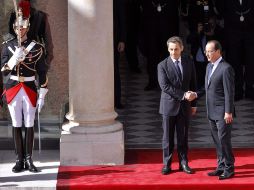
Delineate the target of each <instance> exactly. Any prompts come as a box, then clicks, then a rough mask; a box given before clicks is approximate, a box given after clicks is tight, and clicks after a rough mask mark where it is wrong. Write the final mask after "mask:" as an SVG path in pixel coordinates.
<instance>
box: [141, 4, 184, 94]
mask: <svg viewBox="0 0 254 190" xmlns="http://www.w3.org/2000/svg"><path fill="white" fill-rule="evenodd" d="M140 5H141V10H142V11H141V18H140V35H139V38H140V39H139V49H140V51H141V53H142V54H143V55H144V56H145V57H146V59H147V74H148V84H147V86H146V87H145V88H144V90H145V91H149V90H154V89H156V88H157V87H158V82H157V70H156V68H157V65H158V63H159V62H160V60H162V59H165V58H166V57H167V56H168V52H167V48H166V47H165V45H164V44H165V43H166V41H167V39H168V38H169V37H171V36H175V35H178V34H179V12H178V8H179V1H168V0H140Z"/></svg>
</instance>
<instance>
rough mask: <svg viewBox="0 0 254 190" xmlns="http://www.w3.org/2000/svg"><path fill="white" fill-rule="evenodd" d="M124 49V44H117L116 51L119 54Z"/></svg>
mask: <svg viewBox="0 0 254 190" xmlns="http://www.w3.org/2000/svg"><path fill="white" fill-rule="evenodd" d="M124 49H125V43H124V42H119V43H118V46H117V51H118V52H119V53H122V52H123V51H124Z"/></svg>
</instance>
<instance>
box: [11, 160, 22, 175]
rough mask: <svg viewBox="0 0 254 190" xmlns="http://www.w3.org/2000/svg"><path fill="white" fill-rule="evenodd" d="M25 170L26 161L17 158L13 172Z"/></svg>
mask: <svg viewBox="0 0 254 190" xmlns="http://www.w3.org/2000/svg"><path fill="white" fill-rule="evenodd" d="M23 170H24V162H23V160H22V161H20V160H16V164H15V166H14V167H13V168H12V172H14V173H19V172H22V171H23Z"/></svg>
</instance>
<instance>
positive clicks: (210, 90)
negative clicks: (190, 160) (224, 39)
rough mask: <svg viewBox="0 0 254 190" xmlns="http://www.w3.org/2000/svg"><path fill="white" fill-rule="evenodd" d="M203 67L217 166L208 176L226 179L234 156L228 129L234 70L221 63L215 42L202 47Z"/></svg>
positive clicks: (217, 45) (218, 46)
mask: <svg viewBox="0 0 254 190" xmlns="http://www.w3.org/2000/svg"><path fill="white" fill-rule="evenodd" d="M205 51H206V56H207V59H208V61H209V62H210V63H209V64H208V65H207V70H206V77H205V89H206V107H207V116H208V119H209V124H210V128H211V134H212V137H213V140H214V143H215V146H216V152H217V159H218V162H217V163H218V166H217V168H216V169H215V170H214V171H212V172H209V173H208V175H209V176H219V179H220V180H222V179H227V178H230V177H232V176H234V161H235V159H234V155H233V152H232V145H231V129H232V121H233V112H234V90H235V88H234V70H233V68H232V67H231V66H230V65H229V64H228V63H227V62H225V61H224V60H223V58H222V56H221V52H222V48H221V45H220V43H219V42H218V41H216V40H211V41H209V42H208V43H207V45H206V50H205Z"/></svg>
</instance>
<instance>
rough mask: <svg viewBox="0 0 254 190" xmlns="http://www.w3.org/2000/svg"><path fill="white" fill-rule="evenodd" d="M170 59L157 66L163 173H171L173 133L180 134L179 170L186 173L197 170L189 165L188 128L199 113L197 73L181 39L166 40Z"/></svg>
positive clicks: (178, 137) (178, 149)
mask: <svg viewBox="0 0 254 190" xmlns="http://www.w3.org/2000/svg"><path fill="white" fill-rule="evenodd" d="M167 46H168V51H169V54H170V55H169V57H167V58H166V59H164V60H163V61H162V62H160V63H159V64H158V81H159V85H160V88H161V99H160V110H159V113H160V114H161V115H162V128H163V138H162V149H163V168H162V171H161V172H162V174H163V175H167V174H169V173H170V172H171V171H172V169H171V163H172V156H173V151H174V134H175V130H176V134H177V152H178V159H179V169H180V170H182V171H184V172H185V173H187V174H192V173H194V171H193V170H192V169H191V168H190V167H189V165H188V157H187V154H188V128H189V122H190V115H191V114H192V115H194V114H195V113H196V109H197V108H196V100H195V99H196V98H197V94H196V93H195V91H196V88H197V87H196V71H195V66H194V63H193V61H192V60H191V59H190V58H189V57H186V56H182V55H181V54H182V51H183V48H184V47H183V42H182V39H181V38H179V37H177V36H173V37H171V38H169V39H168V41H167Z"/></svg>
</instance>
